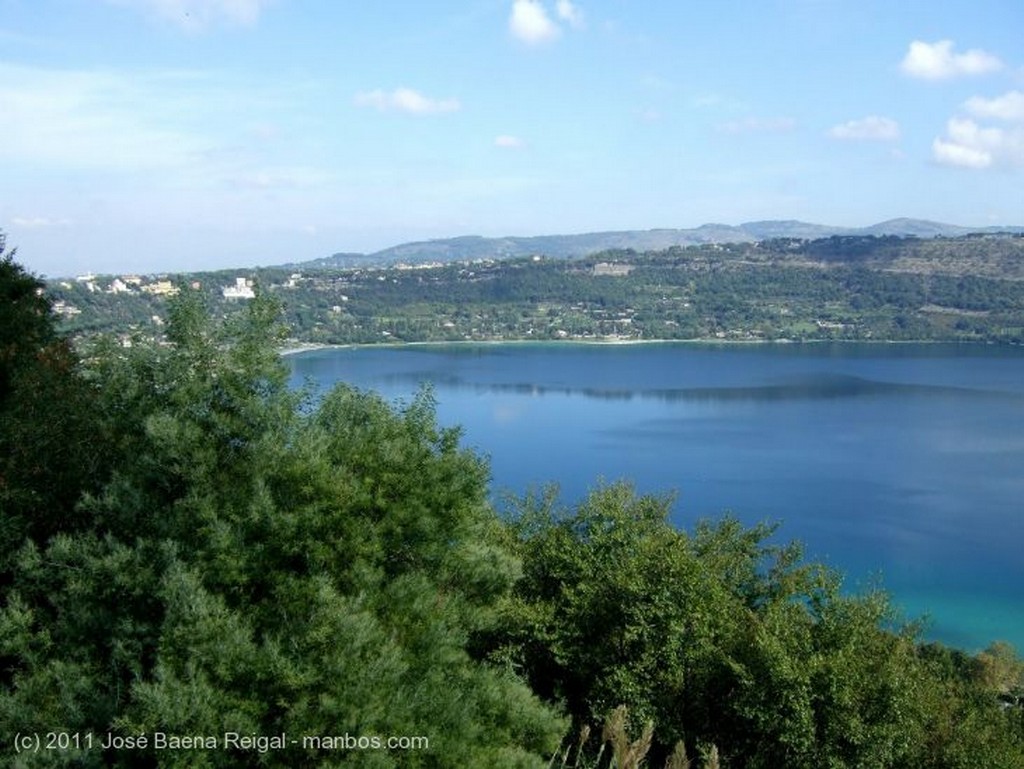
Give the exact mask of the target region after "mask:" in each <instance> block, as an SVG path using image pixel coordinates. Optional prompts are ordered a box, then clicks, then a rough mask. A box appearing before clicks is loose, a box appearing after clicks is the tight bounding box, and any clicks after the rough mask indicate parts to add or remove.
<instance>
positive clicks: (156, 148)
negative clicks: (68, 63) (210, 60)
mask: <svg viewBox="0 0 1024 769" xmlns="http://www.w3.org/2000/svg"><path fill="white" fill-rule="evenodd" d="M189 86H192V87H193V88H195V86H196V81H195V77H194V76H191V75H188V74H184V73H179V74H167V73H165V74H162V75H138V74H136V75H129V74H126V73H118V72H107V71H78V70H44V69H36V68H31V67H17V66H10V65H3V64H0V103H3V105H4V119H3V120H0V159H4V160H7V161H10V162H14V163H20V164H33V165H40V164H42V165H48V166H59V167H70V168H98V169H103V170H108V171H109V170H114V171H117V170H143V169H155V168H167V167H171V166H180V165H182V164H185V163H187V162H189V160H191V159H194V158H195V157H197V156H198V155H200V154H202V153H204V152H206V151H208V150H209V149H210V147H211V142H210V141H209V140H208V139H207V138H206V137H204V136H203V135H202V134H200V133H198V132H196V131H194V130H190V129H189V128H187V127H186V126H185V125H184V124H183V123H182V122H181V121H180V119H179V117H178V115H179V114H181V113H185V114H187V112H188V110H186V109H185V108H183V106H182V105H183V103H186V102H187V103H189V104H192V106H195V104H194V99H195V98H196V97H195V96H194V95H193V96H184V95H183V94H185V93H186V92H187V91H188V90H189Z"/></svg>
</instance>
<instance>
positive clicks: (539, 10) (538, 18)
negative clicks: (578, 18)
mask: <svg viewBox="0 0 1024 769" xmlns="http://www.w3.org/2000/svg"><path fill="white" fill-rule="evenodd" d="M567 5H569V7H570V8H572V6H571V4H567ZM559 8H561V3H560V4H559ZM508 28H509V31H510V32H511V33H512V35H513V36H514V37H516V38H517V39H519V40H521V41H523V42H524V43H527V44H529V45H536V44H538V43H547V42H550V41H552V40H556V39H558V37H560V36H561V34H562V30H561V29H559V28H558V25H557V24H555V22H553V21H552V20H551V17H550V16H548V12H547V11H546V10H545V9H544V6H543V5H541V4H540V2H539V0H515V2H514V3H512V14H511V15H510V16H509V19H508Z"/></svg>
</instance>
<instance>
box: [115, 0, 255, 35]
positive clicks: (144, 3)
mask: <svg viewBox="0 0 1024 769" xmlns="http://www.w3.org/2000/svg"><path fill="white" fill-rule="evenodd" d="M107 2H108V3H110V4H112V5H118V6H121V7H124V8H130V9H133V10H138V11H142V12H143V13H146V14H147V15H149V16H151V17H153V18H156V19H159V20H161V21H166V22H170V23H171V24H174V25H175V26H177V27H180V28H181V29H183V30H185V31H187V32H200V31H203V30H205V29H208V28H209V27H211V26H215V25H218V24H228V25H232V26H252V25H254V24H256V22H257V21H259V18H260V15H261V14H262V13H263V10H264V9H265V8H267V7H268V6H269V5H271V4H272V3H273V2H274V0H107Z"/></svg>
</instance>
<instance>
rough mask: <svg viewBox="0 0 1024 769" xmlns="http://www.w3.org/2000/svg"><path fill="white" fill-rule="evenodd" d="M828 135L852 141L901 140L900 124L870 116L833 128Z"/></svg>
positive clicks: (884, 118)
mask: <svg viewBox="0 0 1024 769" xmlns="http://www.w3.org/2000/svg"><path fill="white" fill-rule="evenodd" d="M828 135H829V136H831V137H832V138H833V139H844V140H852V141H895V140H896V139H899V138H900V124H899V123H897V122H896V121H895V120H893V119H892V118H888V117H879V116H878V115H869V116H868V117H865V118H860V119H859V120H848V121H847V122H845V123H841V124H839V125H837V126H833V127H832V128H830V129H829V132H828Z"/></svg>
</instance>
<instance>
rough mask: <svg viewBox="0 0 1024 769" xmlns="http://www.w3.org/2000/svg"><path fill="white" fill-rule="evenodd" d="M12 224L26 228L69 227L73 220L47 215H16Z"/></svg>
mask: <svg viewBox="0 0 1024 769" xmlns="http://www.w3.org/2000/svg"><path fill="white" fill-rule="evenodd" d="M11 224H13V225H15V226H17V227H25V228H26V229H41V228H44V227H69V226H71V224H72V222H71V220H70V219H66V218H62V219H51V218H50V217H47V216H15V217H14V218H13V219H11Z"/></svg>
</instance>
